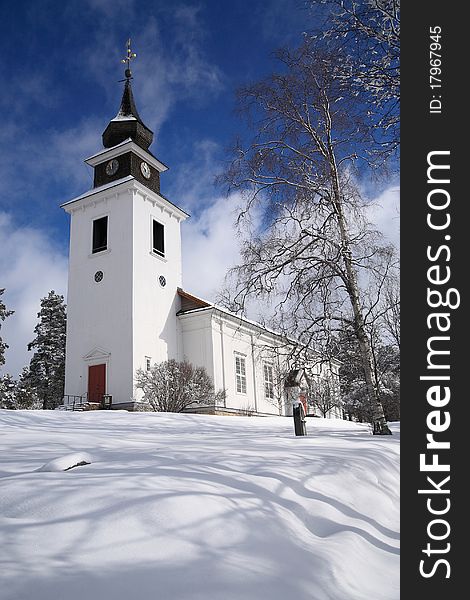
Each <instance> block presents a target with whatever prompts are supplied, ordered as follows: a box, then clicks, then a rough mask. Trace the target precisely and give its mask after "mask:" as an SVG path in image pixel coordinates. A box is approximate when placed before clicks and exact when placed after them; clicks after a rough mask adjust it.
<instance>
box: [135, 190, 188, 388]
mask: <svg viewBox="0 0 470 600" xmlns="http://www.w3.org/2000/svg"><path fill="white" fill-rule="evenodd" d="M157 200H158V197H157V196H156V195H154V194H152V193H151V192H148V193H145V192H142V191H136V192H135V195H134V203H133V210H134V215H133V218H134V240H133V270H134V288H133V319H134V339H133V361H134V373H135V370H136V369H137V368H144V367H145V358H146V357H149V358H150V359H151V363H152V364H154V363H159V362H163V361H165V360H168V359H170V358H173V359H177V360H178V359H180V353H181V352H180V350H181V349H180V345H181V342H180V341H179V339H178V338H179V332H178V326H177V316H176V313H177V311H178V308H179V297H178V295H177V288H178V287H179V286H181V235H180V218H179V216H177V215H175V213H174V212H173V211H172V210H171V209H169V208H168V207H166V206H164V205H162V204H161V203H159V202H158V201H157ZM154 219H155V220H156V221H157V222H158V223H161V224H162V225H163V227H164V256H160V255H158V254H157V253H155V252H153V250H152V227H153V225H152V224H153V220H154ZM160 277H164V278H165V285H162V284H161V283H160V281H159V279H160ZM138 396H139V394H138V392H136V397H138Z"/></svg>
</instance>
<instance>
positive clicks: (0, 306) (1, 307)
mask: <svg viewBox="0 0 470 600" xmlns="http://www.w3.org/2000/svg"><path fill="white" fill-rule="evenodd" d="M4 291H5V288H2V289H0V329H1V328H2V323H1V321H4V320H5V319H6V318H7V317H9V316H10V315H12V314H13V313H14V312H15V311H14V310H7V307H6V306H5V303H4V302H3V300H2V296H3V293H4ZM7 348H8V344H6V343H5V342H4V341H3V340H2V338H1V336H0V366H2V365H4V364H5V350H6V349H7Z"/></svg>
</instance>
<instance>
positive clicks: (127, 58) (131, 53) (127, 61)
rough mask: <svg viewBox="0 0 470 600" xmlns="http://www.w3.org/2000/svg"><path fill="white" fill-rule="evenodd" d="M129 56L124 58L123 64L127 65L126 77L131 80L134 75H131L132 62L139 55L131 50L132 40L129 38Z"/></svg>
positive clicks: (127, 45)
mask: <svg viewBox="0 0 470 600" xmlns="http://www.w3.org/2000/svg"><path fill="white" fill-rule="evenodd" d="M126 47H127V56H126V58H123V59H122V60H121V62H122V63H124V64H127V69H126V70H125V71H124V75H125V76H126V78H127V79H130V78H131V77H132V73H131V60H133V59H134V58H135V57H136V56H137V54H136V53H135V52H132V50H131V38H129V39H128V40H127V44H126Z"/></svg>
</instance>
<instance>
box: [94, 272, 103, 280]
mask: <svg viewBox="0 0 470 600" xmlns="http://www.w3.org/2000/svg"><path fill="white" fill-rule="evenodd" d="M102 279H103V271H96V273H95V281H96V283H99V282H100V281H102Z"/></svg>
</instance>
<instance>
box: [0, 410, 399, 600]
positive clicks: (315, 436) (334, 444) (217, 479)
mask: <svg viewBox="0 0 470 600" xmlns="http://www.w3.org/2000/svg"><path fill="white" fill-rule="evenodd" d="M392 427H393V431H394V435H393V436H385V437H383V438H382V437H374V436H371V435H370V432H369V429H368V427H367V426H366V425H361V424H355V423H349V422H346V421H338V420H323V419H313V420H312V419H311V420H309V421H308V433H309V436H308V437H304V438H296V437H295V436H294V435H293V423H292V420H291V419H289V418H282V417H272V418H271V417H269V418H257V417H214V416H200V415H170V414H146V413H139V414H130V413H126V412H121V411H103V412H101V411H100V412H90V413H85V412H82V413H72V412H62V411H55V412H54V411H5V410H1V411H0V456H1V457H2V458H1V459H0V478H1V480H0V538H1V540H2V543H1V545H0V562H1V564H2V565H3V566H2V586H1V591H0V597H1V598H2V600H20V599H22V600H26V599H32V598H34V599H35V600H50V598H60V599H61V600H82V598H99V599H100V600H128V599H129V598H132V600H149V599H150V598H155V599H161V600H168V599H170V598H171V599H172V600H202V599H204V600H242V599H243V600H260V599H262V598H270V600H289V599H290V598H296V599H297V600H307V599H308V600H364V599H365V598H374V600H396V599H398V598H399V591H398V590H399V571H398V569H399V532H398V524H399V512H398V493H399V489H398V488H399V486H398V481H399V431H398V427H397V426H396V425H394V426H392ZM77 448H80V449H82V450H81V452H79V453H78V456H79V457H81V458H82V459H83V457H84V456H85V457H88V458H89V459H90V460H89V461H86V462H90V463H91V464H88V465H86V466H83V467H80V468H74V469H73V470H71V471H63V470H62V469H58V465H57V464H56V467H57V469H56V468H54V469H51V468H50V469H45V468H44V467H43V468H42V469H41V466H42V465H45V464H47V463H49V461H54V459H57V458H59V461H58V462H59V463H60V466H64V464H65V465H66V466H67V464H68V463H70V462H73V461H75V460H76V458H77V453H76V450H77ZM70 454H72V455H73V454H75V457H74V458H73V459H72V460H71V459H70ZM91 457H93V459H91ZM79 462H80V461H79ZM51 464H52V465H53V464H54V463H49V465H51ZM38 469H41V470H40V471H39V470H38Z"/></svg>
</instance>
